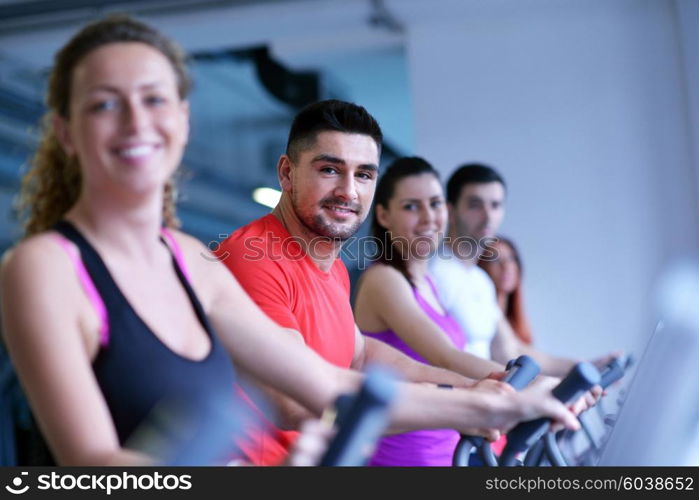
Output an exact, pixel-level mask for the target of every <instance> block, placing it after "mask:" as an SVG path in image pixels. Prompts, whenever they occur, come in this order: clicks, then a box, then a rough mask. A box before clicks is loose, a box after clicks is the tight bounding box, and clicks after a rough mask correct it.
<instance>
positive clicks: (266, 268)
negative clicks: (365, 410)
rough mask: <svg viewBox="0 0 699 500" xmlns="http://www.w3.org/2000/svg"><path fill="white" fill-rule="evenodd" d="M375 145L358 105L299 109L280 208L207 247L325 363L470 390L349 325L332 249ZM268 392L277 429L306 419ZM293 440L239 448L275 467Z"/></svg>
mask: <svg viewBox="0 0 699 500" xmlns="http://www.w3.org/2000/svg"><path fill="white" fill-rule="evenodd" d="M381 141H382V135H381V129H380V128H379V125H378V124H377V123H376V121H375V120H374V118H373V117H372V116H371V115H370V114H369V113H368V112H367V111H366V110H365V109H364V108H363V107H361V106H357V105H354V104H351V103H346V102H342V101H336V100H328V101H321V102H319V103H315V104H312V105H310V106H307V107H306V108H304V109H303V110H302V111H301V112H300V113H299V114H298V115H297V116H296V118H295V119H294V122H293V124H292V127H291V131H290V133H289V141H288V144H287V150H286V154H284V155H282V156H281V158H280V159H279V162H278V164H277V172H278V176H279V182H280V184H281V187H282V196H281V199H280V201H279V204H278V205H277V206H276V208H275V209H274V211H273V212H272V213H271V214H269V215H267V216H265V217H262V218H261V219H258V220H256V221H254V222H252V223H251V224H248V225H247V226H244V227H242V228H240V229H239V230H237V231H236V232H234V233H233V234H232V235H231V236H230V237H229V238H228V239H226V240H225V241H224V242H223V243H222V244H221V245H220V246H219V248H218V249H217V250H216V252H215V253H216V255H217V256H218V258H219V259H221V261H222V262H223V263H224V264H225V265H226V266H227V267H228V269H230V270H231V272H232V273H233V274H234V275H235V277H236V278H237V279H238V281H239V282H240V284H241V285H242V286H243V288H244V289H245V290H246V291H247V293H248V294H249V295H250V296H251V297H252V299H253V300H254V301H255V302H256V303H257V304H258V305H259V306H260V308H261V309H262V310H263V311H265V312H266V313H267V315H269V316H270V317H271V318H272V319H274V320H275V321H276V322H277V323H278V324H279V325H281V326H282V327H285V328H287V329H288V331H289V333H290V335H293V336H294V337H296V338H297V339H298V340H299V341H300V342H304V343H305V344H306V345H307V346H308V347H310V348H311V349H313V350H315V351H316V352H317V353H318V354H319V355H320V356H322V357H323V358H325V359H326V360H328V361H329V362H331V363H333V364H335V365H337V366H340V367H343V368H352V369H356V370H362V369H363V368H364V367H365V366H366V365H367V364H370V363H381V364H384V365H388V366H391V367H392V368H393V369H394V370H395V371H396V372H398V373H399V374H400V375H401V376H402V377H403V378H405V379H406V380H409V381H414V382H431V383H434V384H449V385H452V386H460V387H466V386H469V385H471V383H472V381H470V380H468V379H465V378H463V377H462V376H460V375H458V374H456V373H453V372H450V371H447V370H443V369H440V368H435V367H431V366H428V365H425V364H422V363H418V362H416V361H414V360H412V359H411V358H409V357H407V356H405V355H404V354H402V353H400V352H399V351H397V350H395V349H393V348H392V347H390V346H388V345H386V344H384V343H382V342H380V341H377V340H374V339H370V338H366V337H364V336H362V335H361V334H360V333H359V330H358V328H357V326H356V324H355V323H354V317H353V314H352V309H351V305H350V287H349V278H348V274H347V270H346V268H345V266H344V264H343V263H342V261H341V260H340V259H339V258H338V255H339V253H340V250H341V246H342V243H343V241H345V240H346V239H347V238H349V237H350V236H352V235H353V234H355V232H356V231H357V230H358V229H359V226H360V225H361V223H362V222H363V221H364V219H365V218H366V216H367V214H368V212H369V210H370V208H371V202H372V199H373V197H374V190H375V187H376V180H377V177H378V169H379V155H380V150H381ZM493 369H494V371H497V370H502V369H503V368H502V367H500V366H499V365H497V364H493ZM268 395H270V396H271V397H272V399H273V401H274V403H275V405H276V407H277V408H278V410H279V413H280V416H281V418H282V420H283V421H282V424H283V425H284V427H288V428H290V429H295V428H297V426H298V424H299V423H300V420H301V419H304V418H307V417H308V416H309V413H308V412H307V411H306V410H305V408H303V407H301V406H300V405H299V404H297V403H295V402H294V401H292V400H290V399H289V398H286V397H284V396H281V395H280V394H274V393H272V392H271V391H270V390H268ZM434 410H435V411H436V412H437V413H440V412H439V411H438V410H437V409H434ZM491 413H492V412H491ZM294 437H295V433H293V431H292V432H288V431H281V430H280V429H276V428H274V427H271V430H270V432H268V433H267V434H265V435H262V436H259V435H257V436H255V435H254V436H252V441H250V442H246V443H243V444H242V447H243V449H244V450H245V451H246V453H247V455H248V457H249V458H250V459H251V460H252V461H253V463H255V464H259V465H269V464H278V463H280V462H281V460H282V459H283V457H284V456H285V454H286V449H287V448H288V446H289V445H290V444H291V443H292V442H293V440H294Z"/></svg>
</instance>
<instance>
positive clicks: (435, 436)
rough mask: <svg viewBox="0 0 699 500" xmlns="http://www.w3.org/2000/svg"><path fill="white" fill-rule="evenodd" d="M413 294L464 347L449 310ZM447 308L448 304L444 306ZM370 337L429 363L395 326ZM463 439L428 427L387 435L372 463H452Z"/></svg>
mask: <svg viewBox="0 0 699 500" xmlns="http://www.w3.org/2000/svg"><path fill="white" fill-rule="evenodd" d="M427 282H428V283H429V285H430V287H431V288H432V293H434V295H435V297H437V300H439V295H438V294H437V290H436V289H435V287H434V284H433V283H432V280H430V278H429V277H427ZM413 295H414V296H415V300H416V301H417V303H418V305H419V306H420V307H421V308H422V310H423V311H425V313H426V314H427V315H428V316H429V317H430V319H431V320H432V321H434V322H435V323H436V324H437V325H438V326H439V327H440V328H441V329H442V331H444V333H446V334H447V336H448V337H449V339H450V340H451V341H452V343H453V344H454V347H456V348H457V349H460V350H463V349H464V347H465V345H466V335H465V334H464V331H463V330H462V328H461V326H460V325H459V324H458V323H457V322H456V320H455V319H454V318H452V317H451V316H450V315H449V314H448V313H445V314H442V313H440V312H439V311H436V310H435V309H434V308H433V307H432V306H431V305H430V304H429V303H428V302H427V301H426V300H425V299H424V298H423V297H422V296H421V295H420V293H419V292H418V290H417V288H413ZM442 309H444V308H442ZM362 333H363V334H364V335H366V336H367V337H372V338H375V339H377V340H380V341H382V342H385V343H386V344H388V345H390V346H392V347H395V348H396V349H398V350H399V351H401V352H403V353H405V354H407V355H408V356H410V357H411V358H413V359H415V360H416V361H419V362H421V363H424V364H429V363H428V362H427V360H425V358H423V357H422V356H420V355H419V354H418V353H417V352H415V351H414V350H413V349H412V348H411V347H410V346H408V344H406V343H405V342H404V341H403V340H402V339H401V338H400V337H399V336H398V335H397V334H396V333H395V332H394V331H393V330H384V331H382V332H364V331H362ZM458 441H459V434H458V433H457V432H456V431H454V430H451V429H426V430H420V431H412V432H404V433H402V434H394V435H391V436H386V437H384V438H381V439H380V440H379V443H378V445H377V447H376V451H375V452H374V456H373V457H372V458H371V461H370V462H369V465H372V466H404V467H417V466H443V467H448V466H451V463H452V456H453V455H454V448H456V444H457V443H458Z"/></svg>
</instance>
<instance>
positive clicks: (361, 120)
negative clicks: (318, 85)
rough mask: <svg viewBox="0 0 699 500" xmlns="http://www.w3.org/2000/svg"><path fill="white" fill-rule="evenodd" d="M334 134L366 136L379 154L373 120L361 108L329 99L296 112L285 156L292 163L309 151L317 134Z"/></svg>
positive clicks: (378, 132) (378, 133)
mask: <svg viewBox="0 0 699 500" xmlns="http://www.w3.org/2000/svg"><path fill="white" fill-rule="evenodd" d="M327 131H337V132H345V133H348V134H363V135H368V136H370V137H371V138H372V139H374V141H375V142H376V145H377V146H378V148H379V152H381V142H382V141H383V134H382V133H381V127H379V124H378V122H377V121H376V119H375V118H374V117H373V116H371V115H370V114H369V112H368V111H367V110H366V109H364V107H362V106H359V105H357V104H353V103H351V102H345V101H340V100H337V99H328V100H325V101H318V102H314V103H313V104H309V105H308V106H306V107H305V108H303V109H302V110H301V111H299V112H298V114H297V115H296V117H295V118H294V121H293V123H292V124H291V130H290V131H289V140H288V141H287V143H286V154H287V156H289V157H290V158H291V159H295V158H297V156H298V154H299V152H301V151H302V150H304V149H307V148H309V147H311V146H312V145H313V144H314V143H315V140H316V136H317V135H318V133H319V132H327Z"/></svg>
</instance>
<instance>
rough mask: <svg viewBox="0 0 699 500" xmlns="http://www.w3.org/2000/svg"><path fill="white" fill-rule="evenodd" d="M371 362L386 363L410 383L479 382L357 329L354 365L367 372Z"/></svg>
mask: <svg viewBox="0 0 699 500" xmlns="http://www.w3.org/2000/svg"><path fill="white" fill-rule="evenodd" d="M371 364H383V365H386V366H388V367H390V368H392V369H393V370H395V371H396V372H397V373H398V375H400V376H401V377H402V378H403V379H405V380H407V381H409V382H428V383H432V384H448V385H451V386H454V387H470V386H472V385H473V384H474V383H475V381H474V380H473V379H470V378H467V377H464V376H462V375H459V374H458V373H455V372H452V371H449V370H445V369H443V368H437V367H434V366H430V365H426V364H424V363H419V362H417V361H415V360H414V359H412V358H411V357H410V356H407V355H405V354H403V353H402V352H400V351H399V350H398V349H395V348H393V347H391V346H390V345H388V344H385V343H384V342H381V341H380V340H376V339H372V338H369V337H366V336H364V335H362V334H361V333H360V331H359V328H355V348H354V359H353V360H352V366H351V367H352V368H353V369H355V370H359V371H363V370H364V368H365V367H366V366H368V365H371Z"/></svg>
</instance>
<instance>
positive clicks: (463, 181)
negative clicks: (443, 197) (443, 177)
mask: <svg viewBox="0 0 699 500" xmlns="http://www.w3.org/2000/svg"><path fill="white" fill-rule="evenodd" d="M490 182H499V183H500V184H502V187H503V188H505V190H507V185H506V184H505V179H503V178H502V176H501V175H500V174H499V173H498V172H497V171H496V170H495V169H494V168H492V167H489V166H488V165H483V164H482V163H466V164H464V165H461V166H460V167H458V168H457V169H456V171H454V173H453V174H451V177H449V180H448V181H447V201H448V202H449V203H451V204H452V205H456V202H457V201H459V196H461V191H462V190H463V188H464V186H466V185H467V184H488V183H490Z"/></svg>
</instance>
